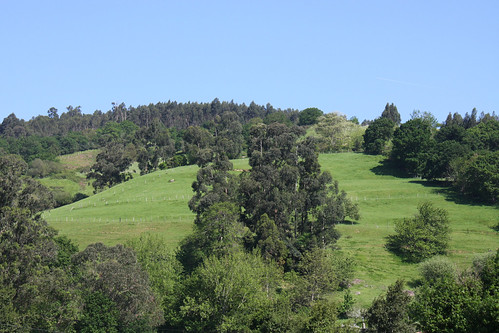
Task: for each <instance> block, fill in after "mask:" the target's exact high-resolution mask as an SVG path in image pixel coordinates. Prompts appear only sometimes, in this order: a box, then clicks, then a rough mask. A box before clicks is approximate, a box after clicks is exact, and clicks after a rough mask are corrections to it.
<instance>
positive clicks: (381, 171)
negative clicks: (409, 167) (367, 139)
mask: <svg viewBox="0 0 499 333" xmlns="http://www.w3.org/2000/svg"><path fill="white" fill-rule="evenodd" d="M371 171H372V172H373V173H374V174H375V175H378V176H393V177H397V178H411V176H410V175H408V174H407V172H405V171H404V170H402V169H400V168H398V167H397V165H396V164H395V163H393V162H392V161H389V160H383V161H381V162H380V163H379V165H377V166H375V167H374V168H371Z"/></svg>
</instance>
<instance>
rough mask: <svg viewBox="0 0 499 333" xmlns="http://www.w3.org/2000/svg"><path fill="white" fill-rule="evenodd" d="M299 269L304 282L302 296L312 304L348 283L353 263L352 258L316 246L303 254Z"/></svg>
mask: <svg viewBox="0 0 499 333" xmlns="http://www.w3.org/2000/svg"><path fill="white" fill-rule="evenodd" d="M298 271H299V272H300V274H301V275H302V276H303V282H304V285H303V287H304V293H303V295H302V296H304V297H306V302H307V303H308V304H310V303H313V302H314V301H316V300H318V299H321V298H322V297H324V295H326V294H327V293H330V292H332V291H335V290H338V289H339V288H340V286H345V285H347V284H348V280H349V279H350V278H351V276H352V274H353V265H352V261H351V258H348V257H342V256H341V254H339V253H338V252H331V251H329V250H327V249H321V248H318V247H316V248H313V249H312V250H310V251H307V252H305V253H304V254H303V259H302V260H301V261H300V263H299V265H298Z"/></svg>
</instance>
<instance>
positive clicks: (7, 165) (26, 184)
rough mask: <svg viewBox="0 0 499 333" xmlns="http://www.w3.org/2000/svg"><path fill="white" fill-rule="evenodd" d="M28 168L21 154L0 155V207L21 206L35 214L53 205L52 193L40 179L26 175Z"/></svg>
mask: <svg viewBox="0 0 499 333" xmlns="http://www.w3.org/2000/svg"><path fill="white" fill-rule="evenodd" d="M26 169H27V165H26V163H25V162H24V161H23V160H22V159H21V158H20V157H19V156H17V155H4V156H0V209H2V208H4V207H10V208H21V209H27V210H28V211H29V212H30V213H31V214H35V213H37V212H39V211H42V210H44V209H48V208H51V207H53V204H54V201H53V196H52V194H51V193H50V192H49V191H48V189H47V188H46V187H45V186H43V185H42V184H40V183H39V182H38V181H36V180H34V179H32V178H27V177H24V176H23V175H24V174H25V172H26Z"/></svg>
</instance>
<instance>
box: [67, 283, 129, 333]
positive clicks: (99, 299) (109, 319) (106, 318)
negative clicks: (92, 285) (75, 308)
mask: <svg viewBox="0 0 499 333" xmlns="http://www.w3.org/2000/svg"><path fill="white" fill-rule="evenodd" d="M84 302H85V306H84V307H83V312H82V315H81V318H80V319H79V320H78V322H77V323H76V325H75V329H76V330H77V331H78V332H85V333H86V332H89V333H90V332H91V333H97V332H102V333H106V332H118V322H119V311H118V309H117V308H116V304H115V303H114V302H113V301H112V300H110V299H109V297H107V296H106V295H104V294H102V293H101V292H98V291H95V292H91V293H88V294H87V295H86V297H85V298H84Z"/></svg>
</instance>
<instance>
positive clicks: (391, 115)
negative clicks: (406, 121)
mask: <svg viewBox="0 0 499 333" xmlns="http://www.w3.org/2000/svg"><path fill="white" fill-rule="evenodd" d="M381 118H387V119H390V120H391V121H392V122H393V123H394V124H395V125H400V113H399V112H398V110H397V107H396V106H395V104H393V103H392V104H388V103H386V106H385V109H384V110H383V112H382V113H381Z"/></svg>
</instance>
